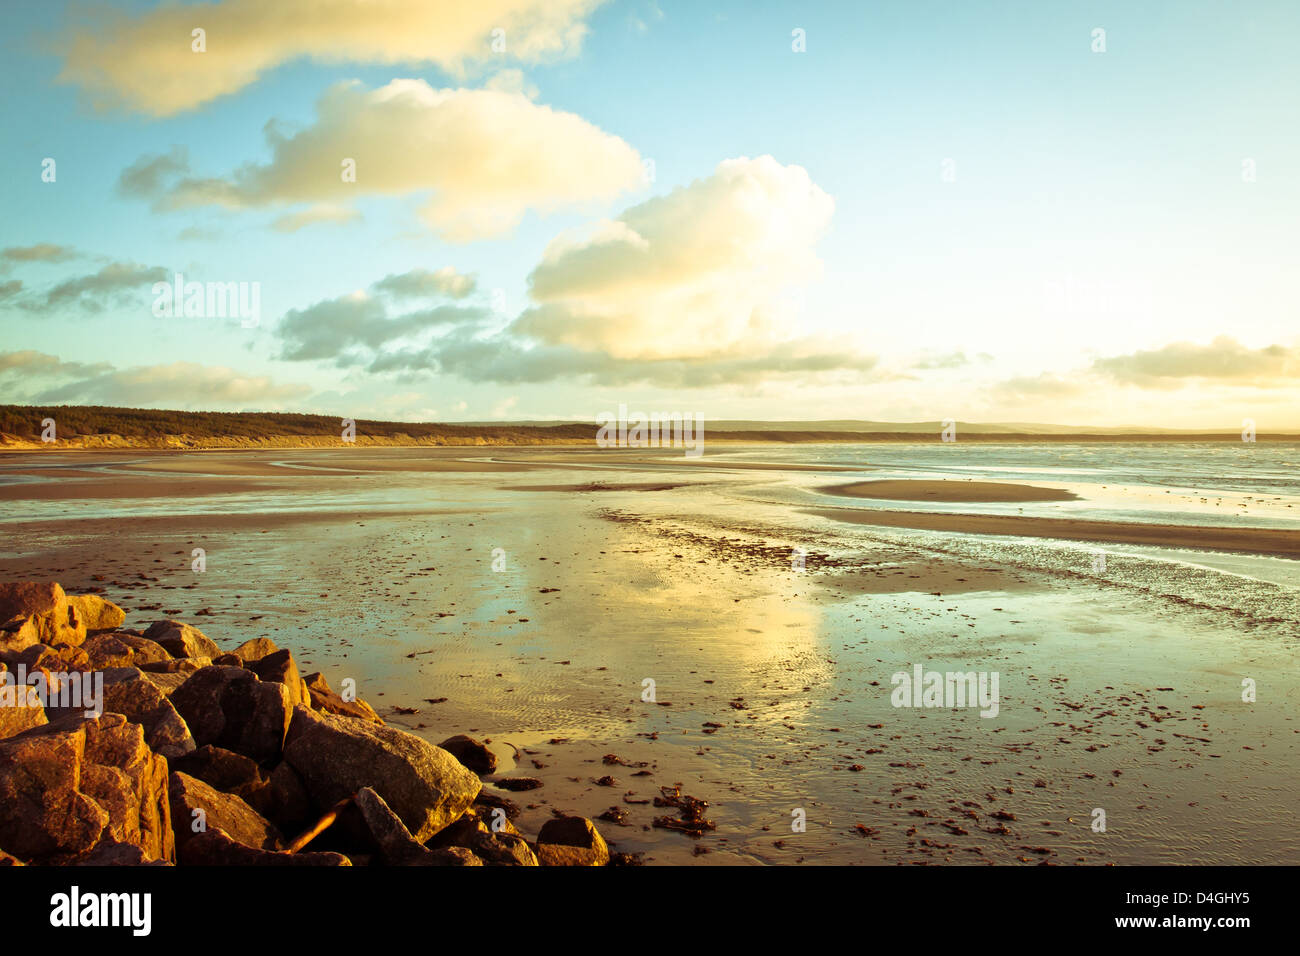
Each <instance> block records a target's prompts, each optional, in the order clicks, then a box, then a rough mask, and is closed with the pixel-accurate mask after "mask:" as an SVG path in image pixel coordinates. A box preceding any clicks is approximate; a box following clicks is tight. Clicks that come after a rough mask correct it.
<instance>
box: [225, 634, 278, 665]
mask: <svg viewBox="0 0 1300 956" xmlns="http://www.w3.org/2000/svg"><path fill="white" fill-rule="evenodd" d="M278 650H279V648H278V647H276V646H275V641H273V640H271V639H270V638H269V637H255V638H253V639H252V640H251V641H244V643H242V644H240V645H239V646H238V647H236V648H235V649H234V650H233V651H231V653H232V654H234V655H235V656H236V657H238V658H239V659H240V660H241V661H243V662H244V663H245V664H250V663H252V662H253V661H260V660H261V659H262V658H263V657H266V655H268V654H274V653H275V652H276V651H278Z"/></svg>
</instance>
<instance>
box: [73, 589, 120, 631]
mask: <svg viewBox="0 0 1300 956" xmlns="http://www.w3.org/2000/svg"><path fill="white" fill-rule="evenodd" d="M68 603H69V604H71V605H72V606H73V607H74V608H75V609H76V611H77V616H78V617H80V618H81V620H82V622H83V623H84V624H85V625H86V630H87V631H111V630H114V629H116V628H119V627H121V626H122V625H123V624H125V623H126V612H125V611H123V610H122V609H121V608H120V607H118V606H117V605H116V604H114V603H113V602H112V601H105V600H104V599H103V598H102V597H100V596H99V595H98V594H70V595H68Z"/></svg>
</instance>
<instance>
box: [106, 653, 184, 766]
mask: <svg viewBox="0 0 1300 956" xmlns="http://www.w3.org/2000/svg"><path fill="white" fill-rule="evenodd" d="M112 676H113V677H114V678H115V679H114V680H113V681H112V682H110V681H109V678H108V676H105V677H104V699H103V702H102V706H103V709H104V712H105V713H112V714H122V715H123V716H125V717H126V719H127V720H129V721H131V722H132V723H135V724H140V725H141V726H142V727H144V734H145V742H146V743H148V744H149V747H150V748H151V749H152V750H153V752H154V753H158V754H162V755H163V756H164V757H167V758H169V759H170V758H175V757H180V756H182V755H184V754H187V753H189V752H190V751H192V750H193V749H194V737H193V736H192V735H191V734H190V729H189V727H188V726H186V724H185V721H184V720H182V719H181V715H180V714H178V713H177V712H176V708H175V707H173V706H172V704H171V701H169V700H168V699H167V695H166V694H164V693H163V692H162V691H161V690H160V689H159V688H158V687H157V686H156V685H155V684H154V683H153V682H152V681H149V680H146V679H145V677H144V673H143V672H142V671H139V670H136V669H135V668H129V669H128V668H117V669H115V670H114V671H113V673H112Z"/></svg>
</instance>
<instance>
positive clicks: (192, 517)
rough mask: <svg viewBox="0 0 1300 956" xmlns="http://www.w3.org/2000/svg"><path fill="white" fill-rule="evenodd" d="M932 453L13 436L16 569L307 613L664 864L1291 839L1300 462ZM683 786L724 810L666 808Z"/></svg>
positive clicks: (338, 665)
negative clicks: (1249, 471)
mask: <svg viewBox="0 0 1300 956" xmlns="http://www.w3.org/2000/svg"><path fill="white" fill-rule="evenodd" d="M1285 453H1286V454H1290V452H1285ZM930 454H933V453H932V452H930V451H929V450H928V449H924V448H917V449H915V450H911V449H903V450H900V451H899V452H898V453H897V454H895V455H892V456H890V459H889V460H880V459H879V456H878V455H877V454H875V453H870V454H869V453H867V452H865V451H862V450H858V449H854V448H851V447H850V448H837V449H835V450H825V451H821V450H818V449H816V448H814V449H812V450H811V451H810V450H808V449H801V450H800V451H799V453H798V455H797V456H786V457H788V458H789V459H790V460H789V461H788V462H784V461H783V460H782V456H781V455H780V454H775V453H773V452H772V451H771V450H770V449H768V448H766V447H764V446H756V447H753V448H746V449H740V450H732V449H730V448H728V449H727V450H726V451H725V452H723V453H722V454H720V455H715V454H710V455H706V456H704V458H702V459H697V460H688V459H683V458H681V457H679V456H673V455H668V454H640V455H626V454H620V455H610V456H606V455H603V454H601V453H599V452H597V451H595V450H586V451H584V450H581V449H573V450H570V451H566V452H564V453H563V454H557V452H556V450H555V449H540V448H539V449H508V450H504V451H503V450H497V449H492V450H490V452H489V453H483V452H482V451H481V450H475V451H474V452H473V453H472V454H466V450H465V449H390V450H371V449H365V450H362V449H345V450H323V449H320V450H317V449H309V450H294V451H285V450H276V451H274V452H251V453H250V452H229V453H227V452H204V453H202V454H183V453H180V454H177V453H165V454H157V453H127V454H122V453H80V454H72V453H69V454H64V455H61V456H60V457H59V458H58V459H57V461H54V460H51V459H50V458H48V457H45V456H40V455H30V456H19V455H13V456H6V458H5V459H4V460H3V462H0V479H2V481H0V498H2V499H3V500H4V501H5V510H4V530H5V532H6V533H5V538H4V540H5V545H4V547H3V551H2V552H0V578H2V579H3V580H17V579H23V578H49V579H53V580H60V581H62V582H64V583H65V585H66V586H68V587H69V588H70V589H76V590H92V589H102V593H103V595H104V596H105V597H107V598H109V599H110V600H113V601H115V602H117V603H119V604H121V605H122V606H123V607H124V608H125V609H126V611H127V626H129V627H131V626H144V625H147V624H148V622H150V621H152V620H156V619H161V618H164V617H179V618H182V619H186V620H192V621H194V622H195V623H196V624H199V625H200V626H205V627H206V626H208V625H209V624H210V625H211V628H212V630H214V631H220V632H221V633H222V634H224V635H226V636H228V638H229V639H230V640H233V641H239V640H247V639H249V638H253V637H257V636H260V635H264V634H272V633H274V634H276V635H277V638H280V639H284V640H288V641H290V642H291V643H292V644H293V646H294V647H295V653H297V654H298V655H299V656H300V657H301V658H302V666H303V667H304V668H305V669H313V670H314V669H322V670H325V671H327V672H329V673H331V674H335V675H347V676H352V677H354V678H355V679H356V680H357V683H358V687H359V692H360V694H361V696H363V697H364V698H365V699H367V700H369V701H370V702H371V703H372V704H374V706H375V707H376V708H377V709H379V711H380V713H381V714H382V715H383V717H384V718H385V719H386V720H388V721H389V722H390V723H393V724H394V725H396V726H401V727H403V728H405V729H409V730H411V731H413V732H415V733H417V734H419V735H421V736H424V737H426V738H427V739H429V740H430V741H432V742H435V743H436V742H437V741H438V740H440V739H442V737H443V736H445V735H446V733H450V732H453V731H455V732H461V731H463V732H466V733H472V734H474V735H476V736H479V737H482V738H486V739H487V740H488V741H489V746H490V747H491V748H492V749H493V751H494V752H495V753H496V754H497V756H498V758H499V761H500V771H499V774H498V775H497V776H498V777H501V776H510V775H521V774H527V775H529V776H535V777H537V778H539V779H540V780H542V781H543V784H544V785H543V787H542V788H541V789H538V790H535V791H530V792H528V793H526V794H520V795H517V796H519V797H522V798H524V799H521V800H519V802H520V803H521V804H523V805H524V815H523V817H522V821H521V826H523V827H524V828H526V829H527V828H532V829H536V828H537V827H539V826H540V825H541V824H542V823H543V822H544V821H545V819H547V818H549V816H550V815H551V813H552V811H553V810H562V811H564V812H567V813H579V814H582V815H585V816H588V817H590V818H592V819H597V820H599V819H600V818H601V814H607V815H609V819H612V820H622V823H621V824H620V823H602V824H601V825H602V828H603V829H604V832H605V834H606V836H607V838H608V839H609V840H610V843H611V846H614V847H615V848H616V849H617V850H619V851H622V852H631V853H639V854H642V855H643V858H644V860H645V861H646V862H647V863H670V862H687V861H689V862H692V863H704V864H708V863H715V862H716V863H798V862H813V861H816V862H834V863H910V864H924V863H935V862H950V863H969V864H979V863H1032V864H1036V863H1039V862H1044V861H1045V862H1049V863H1059V864H1073V863H1084V864H1096V863H1137V862H1146V863H1150V862H1173V861H1179V862H1197V861H1199V862H1244V861H1248V860H1249V861H1256V862H1260V861H1262V862H1281V861H1284V860H1287V859H1293V858H1294V857H1295V854H1296V852H1297V849H1298V847H1300V844H1298V843H1297V839H1298V838H1297V836H1296V834H1295V831H1294V828H1293V827H1292V826H1291V825H1290V823H1289V819H1290V814H1289V810H1288V808H1289V807H1290V806H1293V805H1294V801H1295V797H1296V796H1297V794H1296V792H1295V788H1296V780H1297V774H1296V769H1297V767H1300V736H1298V734H1300V726H1297V724H1296V723H1295V717H1294V714H1295V713H1296V709H1295V704H1296V703H1297V701H1300V679H1298V678H1297V677H1296V676H1295V669H1294V667H1293V666H1292V661H1291V657H1292V654H1293V648H1294V636H1295V633H1296V630H1295V629H1296V627H1297V622H1298V621H1300V599H1298V597H1297V595H1298V594H1300V590H1298V589H1297V583H1300V582H1297V576H1296V574H1295V570H1294V569H1295V562H1294V561H1293V560H1289V558H1292V557H1293V556H1294V553H1295V550H1294V549H1295V542H1296V540H1297V538H1298V537H1300V529H1298V528H1297V527H1295V526H1294V524H1293V522H1294V521H1295V517H1294V516H1295V514H1296V512H1295V510H1294V509H1291V510H1289V511H1288V509H1289V508H1290V505H1291V504H1294V503H1295V502H1296V500H1297V498H1296V493H1295V489H1294V488H1292V489H1290V490H1289V491H1285V492H1280V493H1279V494H1277V495H1263V494H1258V493H1255V492H1252V491H1250V490H1241V491H1234V490H1232V489H1229V488H1215V489H1207V488H1203V487H1202V488H1196V487H1194V485H1195V483H1196V482H1195V481H1193V482H1191V483H1190V484H1191V485H1193V486H1192V487H1186V486H1184V484H1183V483H1182V482H1178V483H1174V484H1173V485H1172V486H1170V487H1169V488H1166V487H1164V486H1139V485H1136V484H1134V485H1125V486H1123V488H1122V489H1121V487H1120V485H1118V484H1117V483H1115V482H1114V481H1111V480H1109V479H1108V480H1107V482H1106V483H1105V487H1104V488H1103V485H1102V484H1100V483H1097V482H1096V480H1095V478H1096V476H1095V475H1093V481H1092V482H1091V483H1089V482H1080V481H1077V480H1075V479H1074V478H1072V477H1070V476H1068V475H1063V474H1053V475H1051V476H1048V477H1044V476H1043V473H1042V472H1039V473H1038V474H1039V476H1040V477H1039V478H1038V480H1025V478H1027V477H1029V475H1031V474H1033V473H1034V472H1032V471H1029V470H1027V469H1029V468H1031V467H1038V465H1037V464H1035V463H1034V462H1030V463H1027V464H1025V465H1024V466H1023V468H1024V469H1026V470H1021V471H1016V470H1015V468H1012V469H1010V471H1011V472H1014V474H1012V473H1008V474H1007V477H1006V480H999V479H994V478H993V477H992V475H993V474H994V473H995V472H996V469H994V468H993V465H994V464H998V463H1005V461H1006V456H1005V454H1002V455H998V456H995V457H994V458H993V459H989V458H987V457H983V458H981V457H979V455H980V454H983V455H986V456H987V452H977V451H975V450H972V452H970V455H972V456H974V457H970V458H969V459H963V462H965V464H963V467H967V468H976V470H977V471H979V470H980V469H983V471H984V472H985V473H981V474H976V475H969V476H966V477H972V479H973V480H972V481H965V480H964V478H963V479H962V480H953V479H952V478H951V476H950V477H949V478H941V477H935V475H934V474H933V468H934V467H936V466H934V465H933V464H932V463H930V462H929V460H928V459H927V458H926V456H927V455H930ZM1090 460H1091V459H1090ZM904 464H906V467H904ZM1173 464H1175V463H1173V462H1166V465H1168V466H1169V467H1171V468H1172V467H1173ZM976 466H978V467H976ZM1017 467H1020V466H1017ZM1090 467H1095V462H1094V464H1093V466H1090ZM909 468H910V469H911V470H912V471H913V475H912V477H908V476H907V474H906V473H907V471H908V469H909ZM1004 470H1006V469H1004ZM828 471H838V472H840V473H841V474H845V477H846V478H848V479H852V478H853V475H852V474H851V473H853V472H858V473H860V474H861V475H862V476H863V477H862V478H861V479H860V480H857V481H852V480H850V481H848V482H847V483H848V484H849V487H850V488H852V489H854V492H846V490H845V489H844V488H843V484H844V482H842V484H841V485H840V486H831V487H832V488H833V489H834V488H838V490H833V491H831V492H830V493H829V494H828V492H827V490H826V488H827V485H826V474H824V472H828ZM882 482H883V487H882V486H881V484H880V483H882ZM864 488H865V489H866V491H867V492H870V494H867V495H866V496H860V495H861V494H862V492H863V489H864ZM1175 489H1177V490H1176V493H1174V494H1166V493H1165V492H1166V491H1167V490H1170V491H1173V490H1175ZM1041 491H1050V492H1052V493H1051V494H1039V492H1041ZM886 492H887V493H888V494H886ZM932 492H936V493H935V494H932ZM972 495H974V496H977V497H970V496H972ZM836 496H839V497H841V499H842V500H844V499H846V498H847V499H848V500H849V501H854V502H856V504H848V503H846V504H844V505H843V506H840V507H833V506H828V504H827V502H828V501H833V500H834V498H835V497H836ZM909 496H911V497H909ZM915 496H920V497H919V498H916V497H915ZM1108 496H1109V497H1108ZM1116 496H1120V498H1119V499H1116ZM1207 497H1208V498H1209V499H1210V501H1211V502H1213V501H1214V500H1217V499H1221V500H1222V501H1223V502H1224V503H1225V504H1228V503H1229V502H1231V504H1234V505H1237V506H1238V507H1237V509H1236V510H1237V511H1238V512H1240V514H1233V515H1232V516H1231V517H1230V518H1227V517H1224V518H1219V517H1218V515H1217V514H1214V513H1213V512H1211V516H1210V517H1209V518H1207V517H1204V512H1206V511H1207V510H1209V509H1216V508H1217V511H1218V512H1222V511H1223V507H1224V506H1223V505H1218V506H1216V505H1213V504H1208V503H1207V504H1204V505H1201V504H1199V502H1200V499H1201V498H1207ZM872 499H877V500H879V501H880V504H879V506H876V505H874V504H873V501H872ZM1237 499H1241V501H1238V500H1237ZM1246 499H1249V504H1247V505H1246V506H1245V507H1241V505H1242V504H1243V503H1244V502H1245V500H1246ZM1265 499H1267V501H1266V500H1265ZM1115 500H1120V501H1121V503H1120V504H1119V505H1117V504H1115ZM819 502H820V504H819ZM899 502H917V503H916V504H913V505H911V506H910V507H916V508H919V507H922V505H921V504H920V502H924V503H925V504H924V507H926V508H938V509H946V510H941V511H920V510H904V511H900V510H895V509H897V508H898V507H899ZM1021 508H1024V509H1025V510H1026V512H1032V513H1027V514H1021V513H1020V510H1019V509H1021ZM1143 508H1147V509H1152V510H1147V511H1143V510H1142V509H1143ZM1197 508H1199V509H1200V512H1201V513H1200V514H1198V513H1197V510H1196V509H1197ZM954 509H956V510H954ZM1054 509H1069V510H1068V511H1059V512H1058V511H1055V510H1054ZM1161 509H1162V510H1161ZM984 512H988V513H984ZM1125 515H1126V516H1127V518H1125V517H1124V516H1125ZM1212 518H1213V519H1215V520H1219V521H1220V523H1219V524H1218V525H1216V524H1212V523H1210V521H1211V519H1212ZM1288 524H1290V526H1288ZM1089 543H1092V544H1093V545H1105V546H1106V550H1105V551H1104V555H1105V560H1104V562H1102V565H1103V566H1101V567H1099V566H1098V565H1097V562H1096V553H1097V549H1096V547H1089V546H1088V545H1089ZM1116 546H1120V547H1116ZM195 548H202V549H203V551H204V555H205V560H206V568H205V570H203V571H202V572H196V571H195V570H194V569H193V560H194V558H193V554H194V549H195ZM916 664H921V665H923V666H924V668H926V669H932V670H936V671H941V672H946V671H959V672H968V671H970V672H997V673H998V674H999V675H1000V698H1001V699H1000V706H999V709H998V713H997V715H996V716H995V717H982V716H980V714H979V712H978V711H976V710H973V709H970V708H961V707H956V708H945V707H940V708H937V709H936V708H912V707H897V706H895V705H894V703H893V702H892V701H891V691H892V686H891V685H892V681H893V678H894V676H895V675H896V674H898V673H900V672H905V673H910V672H911V670H912V668H913V667H914V665H916ZM1252 677H1253V678H1255V679H1256V680H1258V682H1259V684H1260V686H1261V694H1260V699H1259V701H1258V702H1257V703H1254V704H1247V703H1244V702H1243V701H1242V699H1241V696H1242V680H1243V678H1252ZM647 681H650V682H651V683H650V684H649V685H647V683H646V682H647ZM647 687H652V688H653V692H652V694H651V695H650V699H647V697H646V688H647ZM444 731H445V732H444ZM492 779H494V778H489V782H488V784H487V785H488V786H489V787H490V786H492V782H491V781H492ZM1228 781H1232V788H1231V790H1229V788H1228V783H1227V782H1228ZM678 783H680V784H681V787H682V792H683V793H686V794H689V795H692V796H695V797H697V798H700V799H703V800H706V801H708V803H709V809H708V815H709V818H710V819H712V820H713V821H714V822H715V823H716V825H717V829H716V830H713V831H709V832H708V833H706V834H705V835H704V836H703V837H701V838H699V839H693V838H691V837H689V836H687V835H684V834H682V833H678V832H674V831H671V830H664V829H662V828H659V827H656V826H654V823H653V821H654V819H655V818H656V817H657V816H660V815H662V812H663V811H662V810H658V809H656V808H655V807H654V805H653V803H652V801H653V799H654V798H655V797H656V796H657V795H659V793H660V788H661V787H664V786H669V787H671V786H673V785H676V784H678ZM1228 805H1230V806H1231V807H1232V808H1233V810H1232V812H1231V813H1228V812H1225V811H1224V809H1223V808H1224V807H1225V806H1228ZM1097 808H1102V809H1105V810H1106V813H1107V816H1108V819H1109V821H1110V823H1109V829H1108V830H1107V831H1106V832H1095V831H1094V830H1093V828H1092V823H1093V819H1094V816H1093V814H1094V810H1095V809H1097ZM796 811H802V812H803V813H804V815H805V816H806V820H807V826H806V830H804V831H803V832H794V831H792V828H791V820H792V814H794V813H795V812H796ZM1120 834H1123V839H1119V838H1118V836H1119V835H1120Z"/></svg>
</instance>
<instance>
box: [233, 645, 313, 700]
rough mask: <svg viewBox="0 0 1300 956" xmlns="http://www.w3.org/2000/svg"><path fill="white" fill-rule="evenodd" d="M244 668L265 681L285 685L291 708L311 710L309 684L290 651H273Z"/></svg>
mask: <svg viewBox="0 0 1300 956" xmlns="http://www.w3.org/2000/svg"><path fill="white" fill-rule="evenodd" d="M244 666H245V667H247V668H248V669H249V670H251V671H252V672H253V673H254V674H256V675H257V676H258V677H259V678H260V679H261V680H263V681H266V682H270V683H276V684H283V685H284V688H285V690H287V691H288V692H289V704H290V706H292V707H297V706H299V705H301V706H303V707H306V708H308V709H311V697H310V692H309V691H308V689H307V684H306V682H305V681H304V680H303V679H302V676H301V675H300V674H299V673H298V665H297V664H296V663H294V659H293V655H292V654H291V653H289V652H288V651H273V652H271V653H270V654H267V655H266V656H265V657H261V658H259V659H257V660H255V661H250V662H249V663H247V664H245V665H244Z"/></svg>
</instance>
